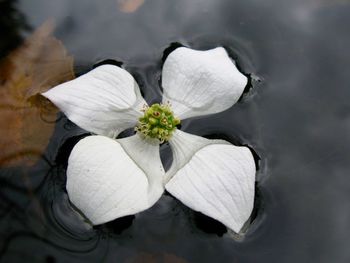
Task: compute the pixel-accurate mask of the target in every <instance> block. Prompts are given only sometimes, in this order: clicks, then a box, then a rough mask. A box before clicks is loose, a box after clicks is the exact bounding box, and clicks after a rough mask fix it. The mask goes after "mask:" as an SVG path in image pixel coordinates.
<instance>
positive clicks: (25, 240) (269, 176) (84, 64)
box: [0, 0, 350, 263]
mask: <svg viewBox="0 0 350 263" xmlns="http://www.w3.org/2000/svg"><path fill="white" fill-rule="evenodd" d="M2 2H10V1H2ZM0 12H2V10H0ZM14 12H18V14H21V16H22V18H21V19H23V24H24V23H26V24H27V25H28V26H29V27H31V28H36V27H38V26H39V25H41V24H42V23H43V22H44V21H45V20H47V19H48V18H52V17H53V18H54V19H55V21H56V25H57V28H56V31H55V35H56V37H57V38H58V39H60V40H61V41H62V42H63V43H64V45H65V47H66V48H67V49H68V52H69V53H70V54H72V55H73V56H74V59H75V69H76V72H77V73H78V74H82V73H84V72H87V71H88V70H90V69H91V68H92V67H93V66H94V65H96V63H99V62H101V61H104V60H107V59H111V60H116V61H119V62H123V66H124V67H125V68H126V69H127V70H128V71H129V72H131V73H132V74H133V75H134V77H135V78H136V79H137V81H138V83H139V84H140V87H141V89H142V92H143V94H144V95H145V98H146V100H147V101H148V102H154V101H158V100H159V99H160V97H161V91H160V86H159V79H160V77H161V66H162V57H163V54H164V52H166V50H167V49H168V48H169V47H170V50H171V48H172V47H174V46H176V45H175V44H173V45H171V44H172V43H179V44H182V45H185V46H189V47H192V48H197V49H208V48H213V47H216V46H224V47H226V48H227V49H228V50H229V52H230V54H231V55H232V56H233V58H234V59H236V60H237V62H238V65H239V67H240V68H241V70H242V71H243V72H244V73H245V74H249V75H250V77H251V88H250V89H249V90H248V91H247V92H246V93H245V94H244V96H243V97H242V99H241V100H240V101H239V102H238V103H237V104H236V105H234V106H233V107H232V108H230V109H229V110H227V111H225V112H223V113H219V114H215V115H212V116H205V117H202V118H197V119H193V120H188V121H185V122H184V123H183V125H182V129H183V130H185V131H187V132H190V133H193V134H197V135H203V136H207V137H211V136H213V137H222V138H230V139H231V140H232V141H235V142H238V143H240V144H244V145H248V146H250V147H251V148H252V149H254V151H255V152H256V153H257V154H258V155H259V157H260V161H259V169H258V172H257V190H258V193H259V196H258V198H257V202H256V210H255V216H254V220H253V222H252V224H251V226H250V227H249V229H248V231H247V234H246V235H245V237H244V238H242V239H239V240H237V239H233V238H232V237H231V236H230V235H228V234H227V233H224V232H225V230H223V229H222V226H220V225H219V224H218V223H217V222H214V221H211V220H209V219H207V218H204V217H201V216H200V215H198V214H196V213H194V212H193V211H191V210H190V209H188V208H186V207H185V206H183V205H182V204H181V203H180V202H179V201H177V200H176V199H174V198H172V197H171V196H170V195H165V196H163V198H162V199H161V200H160V201H159V202H158V203H157V204H156V205H155V206H154V207H153V208H151V209H149V210H147V211H145V212H142V213H140V214H138V215H136V216H135V217H131V218H125V219H122V220H116V222H112V223H110V224H107V225H104V226H101V227H98V228H95V229H90V228H88V226H87V225H86V224H84V223H83V222H82V221H81V219H80V218H79V217H78V216H77V215H76V214H75V213H74V211H73V210H72V208H71V207H70V206H69V203H68V200H67V195H66V193H65V184H64V181H65V173H64V166H65V164H66V158H67V157H68V154H69V149H71V147H72V145H74V143H76V141H77V140H78V139H79V138H80V137H77V136H78V135H81V134H82V133H83V132H82V131H81V130H79V129H77V128H76V127H75V126H74V125H73V124H71V123H69V122H68V121H67V119H66V118H64V116H61V118H60V119H59V121H58V122H57V128H56V131H55V134H54V136H53V138H52V140H51V143H50V145H49V147H48V149H47V152H46V158H47V159H48V160H50V164H48V163H47V162H44V161H42V162H39V163H38V164H37V165H36V166H35V167H34V168H33V169H31V170H30V171H25V172H26V173H28V174H29V178H30V180H31V187H32V188H33V189H34V190H33V192H32V194H31V195H29V194H28V191H26V188H27V187H28V184H27V183H26V182H25V180H23V177H22V173H23V172H24V171H22V170H21V169H19V168H18V169H6V170H5V169H4V170H2V171H0V176H1V177H0V178H1V186H0V187H1V190H0V191H1V208H0V213H1V216H0V237H1V241H0V261H1V262H283V263H284V262H291V263H292V262H293V263H294V262H350V250H349V246H350V245H349V244H350V178H349V176H350V173H349V171H350V160H349V150H350V139H349V137H350V136H349V134H350V104H349V98H350V90H349V76H350V72H349V71H350V52H349V47H350V33H349V25H350V15H349V14H350V2H349V1H346V0H343V1H342V0H334V1H326V0H306V1H283V0H282V1H277V0H266V1H257V0H244V1H243V0H233V1H232V0H216V1H210V0H191V1H185V0H178V1H167V0H146V1H145V3H144V4H143V5H142V6H141V7H140V8H139V9H138V10H137V11H136V12H134V13H131V14H125V13H122V12H119V11H118V9H117V4H116V1H115V0H103V1H92V0H75V1H68V0H60V1H57V0H56V1H47V0H30V1H27V0H22V1H18V2H17V3H16V5H15V11H14ZM16 21H17V20H16ZM21 21H22V20H21ZM11 30H17V31H18V32H19V35H20V36H21V37H23V36H25V35H27V34H28V33H29V32H30V30H29V31H28V30H26V29H25V27H24V26H22V27H21V25H19V27H18V28H17V26H16V27H15V25H13V27H11V26H10V27H9V28H7V31H6V33H5V36H8V38H6V39H1V41H2V42H3V43H4V42H5V43H6V41H7V42H8V46H6V45H2V49H3V50H2V52H5V51H6V52H8V50H9V49H10V48H11V47H12V46H11V45H15V44H16V43H17V42H18V41H19V39H16V37H17V36H16V35H15V34H13V35H12V34H11ZM6 34H7V35H6ZM11 41H13V43H12V42H11ZM4 50H5V51H4ZM74 136H75V137H74ZM54 149H60V151H59V152H60V154H59V156H58V157H57V156H56V153H57V152H56V151H55V150H54ZM164 152H165V156H167V154H166V152H168V151H167V149H166V147H165V149H164ZM52 163H53V164H54V165H52ZM38 211H41V212H38Z"/></svg>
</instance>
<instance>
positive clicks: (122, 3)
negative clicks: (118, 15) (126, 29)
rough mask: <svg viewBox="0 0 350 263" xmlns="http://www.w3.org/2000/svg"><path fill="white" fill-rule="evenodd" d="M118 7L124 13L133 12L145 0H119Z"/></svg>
mask: <svg viewBox="0 0 350 263" xmlns="http://www.w3.org/2000/svg"><path fill="white" fill-rule="evenodd" d="M117 3H118V8H119V10H120V11H121V12H124V13H133V12H135V11H136V10H137V9H139V7H140V6H142V4H143V3H144V0H117Z"/></svg>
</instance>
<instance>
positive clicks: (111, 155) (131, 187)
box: [67, 135, 164, 225]
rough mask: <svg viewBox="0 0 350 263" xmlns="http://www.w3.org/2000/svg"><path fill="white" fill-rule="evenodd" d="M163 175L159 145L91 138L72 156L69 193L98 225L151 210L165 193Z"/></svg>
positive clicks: (84, 212) (80, 143)
mask: <svg viewBox="0 0 350 263" xmlns="http://www.w3.org/2000/svg"><path fill="white" fill-rule="evenodd" d="M141 156H142V159H141ZM163 176H164V170H163V167H162V165H161V161H160V156H159V143H153V141H151V142H148V141H146V140H143V139H141V138H140V137H139V135H134V136H132V137H129V138H125V139H121V140H114V139H110V138H108V137H104V136H89V137H86V138H85V139H83V140H81V141H80V142H79V143H78V144H77V145H76V146H75V147H74V148H73V151H72V153H71V155H70V157H69V161H68V169H67V192H68V195H69V198H70V200H71V202H72V203H73V204H74V205H75V206H76V207H77V208H78V209H79V210H80V211H81V212H82V213H83V214H84V215H85V216H86V217H87V218H88V219H89V220H90V221H91V222H92V223H93V224H94V225H98V224H102V223H105V222H108V221H111V220H113V219H115V218H118V217H122V216H126V215H131V214H135V213H138V212H140V211H143V210H145V209H147V208H149V207H151V206H152V205H153V204H154V203H155V202H156V201H157V200H158V199H159V198H160V196H161V195H162V193H163V191H164V186H163V182H162V180H163Z"/></svg>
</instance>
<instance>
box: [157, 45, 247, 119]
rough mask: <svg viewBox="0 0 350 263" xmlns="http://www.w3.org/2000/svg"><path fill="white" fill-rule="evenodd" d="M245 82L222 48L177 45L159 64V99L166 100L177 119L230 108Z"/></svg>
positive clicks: (239, 94) (244, 77) (244, 78)
mask: <svg viewBox="0 0 350 263" xmlns="http://www.w3.org/2000/svg"><path fill="white" fill-rule="evenodd" d="M246 84H247V78H246V76H244V75H243V74H242V73H240V72H239V71H238V69H237V68H236V66H235V64H234V62H232V60H231V59H230V57H229V56H228V54H227V53H226V51H225V49H224V48H222V47H218V48H215V49H211V50H207V51H199V50H193V49H189V48H185V47H180V48H177V49H176V50H175V51H173V52H172V53H170V55H169V56H168V57H167V59H166V61H165V63H164V66H163V72H162V86H163V90H164V96H163V102H164V103H165V102H167V101H169V102H170V103H171V104H172V108H173V110H174V112H175V115H177V116H178V117H179V118H180V119H186V118H190V117H195V116H200V115H207V114H213V113H217V112H221V111H224V110H226V109H228V108H230V107H231V106H232V105H233V104H234V103H236V101H237V100H238V99H239V97H240V96H241V94H242V92H243V90H244V88H245V86H246Z"/></svg>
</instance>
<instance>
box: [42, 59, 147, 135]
mask: <svg viewBox="0 0 350 263" xmlns="http://www.w3.org/2000/svg"><path fill="white" fill-rule="evenodd" d="M42 95H44V96H45V97H47V98H48V99H49V100H51V101H52V102H53V103H54V104H56V106H57V107H59V108H60V109H61V110H62V111H63V112H64V113H65V114H66V115H67V117H68V118H69V119H70V120H71V121H73V122H74V123H75V124H77V125H78V126H80V127H81V128H83V129H85V130H87V131H90V132H93V133H96V134H100V135H107V136H111V137H113V136H117V135H118V134H119V133H120V132H122V131H123V130H125V129H127V128H130V127H133V126H135V124H136V123H137V120H138V117H140V116H142V113H141V111H140V110H141V108H142V106H143V105H144V104H146V102H145V101H144V99H143V98H142V96H141V94H140V90H139V87H138V85H137V83H136V82H135V80H134V78H133V77H132V76H131V75H130V74H129V73H128V72H127V71H126V70H124V69H122V68H119V67H117V66H114V65H103V66H100V67H97V68H95V69H93V70H91V71H90V72H88V73H86V74H85V75H82V76H80V77H78V78H76V79H74V80H71V81H68V82H65V83H63V84H61V85H58V86H56V87H55V88H53V89H50V90H49V91H47V92H45V93H43V94H42Z"/></svg>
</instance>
